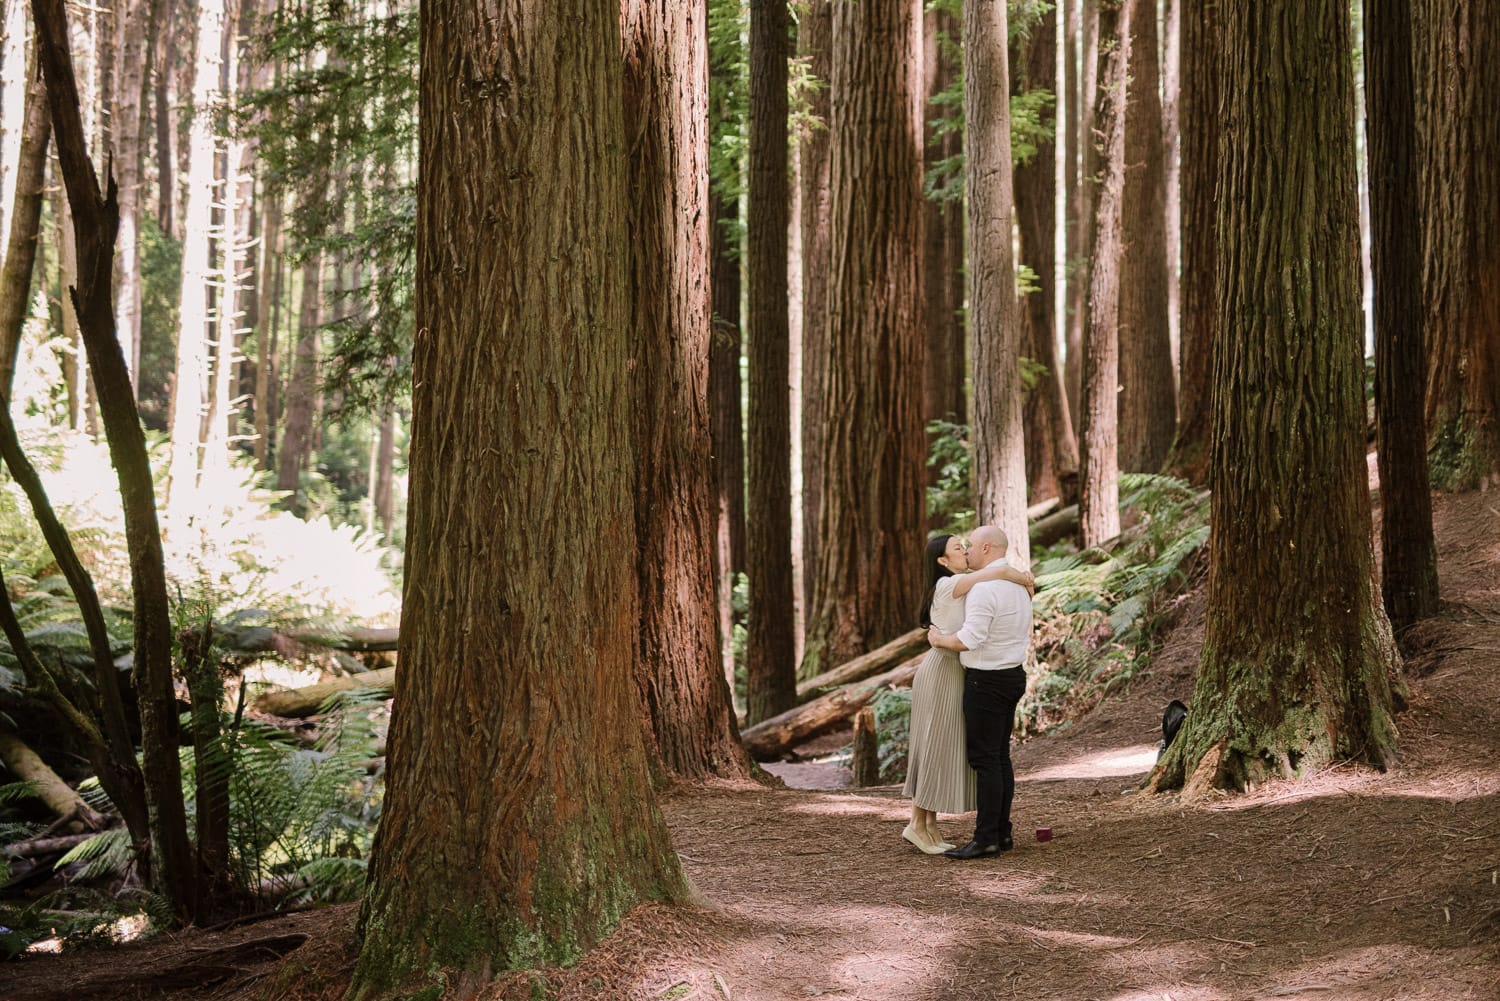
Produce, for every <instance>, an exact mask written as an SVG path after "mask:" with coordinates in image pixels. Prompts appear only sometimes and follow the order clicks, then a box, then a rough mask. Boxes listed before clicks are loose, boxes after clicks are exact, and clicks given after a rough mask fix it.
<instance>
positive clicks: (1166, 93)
mask: <svg viewBox="0 0 1500 1001" xmlns="http://www.w3.org/2000/svg"><path fill="white" fill-rule="evenodd" d="M1182 4H1183V0H1163V9H1162V21H1161V29H1162V40H1161V131H1162V155H1163V156H1164V157H1165V158H1166V160H1165V162H1166V168H1167V219H1166V227H1167V327H1168V329H1169V330H1170V331H1171V332H1172V372H1173V376H1174V378H1178V379H1179V385H1180V375H1181V372H1182V279H1181V272H1182V160H1181V155H1180V153H1179V149H1180V146H1181V138H1182V127H1181V123H1182V112H1181V107H1182V82H1181V81H1182V74H1181V66H1182ZM1177 399H1178V403H1179V405H1180V403H1181V400H1182V392H1181V389H1180V388H1179V390H1178V394H1177Z"/></svg>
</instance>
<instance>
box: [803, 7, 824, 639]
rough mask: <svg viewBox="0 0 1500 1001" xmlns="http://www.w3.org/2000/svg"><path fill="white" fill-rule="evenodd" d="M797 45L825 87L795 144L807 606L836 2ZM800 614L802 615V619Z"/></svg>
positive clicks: (810, 11)
mask: <svg viewBox="0 0 1500 1001" xmlns="http://www.w3.org/2000/svg"><path fill="white" fill-rule="evenodd" d="M797 49H798V52H799V53H800V54H801V56H802V58H803V59H805V60H806V61H807V69H808V72H809V73H810V74H811V75H812V77H813V78H814V79H815V80H817V81H819V82H820V83H821V84H822V85H823V86H821V87H818V88H817V89H815V90H813V91H812V92H811V93H809V94H808V95H807V100H808V113H809V115H810V116H812V117H814V118H816V119H817V122H818V124H817V125H815V126H813V127H810V128H808V129H807V130H806V131H804V133H803V134H802V136H801V137H800V138H799V142H798V147H797V148H798V153H799V156H800V158H801V183H802V219H801V225H802V359H801V360H802V427H801V428H800V431H799V433H800V435H801V437H802V566H803V573H802V585H803V590H802V607H803V609H805V610H811V609H812V608H813V607H814V606H813V591H814V589H815V587H816V581H817V576H818V575H817V567H818V531H819V520H820V518H821V513H820V512H821V508H820V505H821V504H822V495H823V453H822V451H821V449H822V441H823V423H824V421H825V420H826V417H825V408H824V405H823V371H824V369H825V368H826V367H827V362H828V281H829V275H830V273H831V267H832V260H833V259H832V250H831V246H830V244H829V242H828V239H829V228H828V212H829V194H830V192H829V186H828V181H829V176H828V175H829V170H830V165H831V164H832V162H833V160H832V150H831V148H830V144H829V131H828V122H829V118H830V116H831V113H832V107H833V105H832V100H831V96H830V93H829V88H828V84H829V82H830V81H831V80H832V79H833V4H832V3H830V2H829V0H809V2H808V4H807V6H806V7H805V9H804V10H803V13H802V17H801V20H799V21H798V23H797ZM806 617H807V616H806V614H804V618H806Z"/></svg>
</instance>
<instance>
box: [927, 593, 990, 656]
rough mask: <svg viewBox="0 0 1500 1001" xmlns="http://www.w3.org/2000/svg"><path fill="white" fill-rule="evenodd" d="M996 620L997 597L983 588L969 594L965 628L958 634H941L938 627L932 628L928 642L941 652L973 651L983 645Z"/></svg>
mask: <svg viewBox="0 0 1500 1001" xmlns="http://www.w3.org/2000/svg"><path fill="white" fill-rule="evenodd" d="M994 619H995V595H994V593H993V590H992V589H991V588H987V587H982V588H979V589H978V590H976V591H972V592H970V594H969V602H968V605H967V607H966V608H965V609H964V624H963V628H962V629H960V630H959V631H958V632H956V633H944V632H939V631H938V628H937V626H931V627H929V628H928V630H927V642H928V643H931V644H932V645H933V646H935V647H937V648H938V649H939V650H955V651H958V652H960V653H961V652H963V651H964V650H972V649H974V648H975V647H977V646H978V645H979V644H981V643H983V642H984V640H985V637H986V636H988V635H989V633H990V625H991V623H993V622H994Z"/></svg>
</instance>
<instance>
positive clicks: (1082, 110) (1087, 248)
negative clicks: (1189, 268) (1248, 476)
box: [1063, 0, 1104, 453]
mask: <svg viewBox="0 0 1500 1001" xmlns="http://www.w3.org/2000/svg"><path fill="white" fill-rule="evenodd" d="M1079 2H1080V4H1081V11H1080V13H1079V20H1080V22H1081V23H1080V33H1081V38H1082V42H1081V45H1082V49H1083V52H1082V55H1083V65H1082V77H1083V79H1082V80H1081V81H1080V85H1081V88H1082V93H1081V96H1080V98H1079V101H1078V138H1079V143H1080V145H1081V149H1080V150H1079V160H1078V198H1077V209H1076V211H1074V212H1073V229H1072V230H1071V231H1070V232H1069V235H1068V281H1069V284H1068V326H1067V332H1066V334H1067V363H1066V366H1065V368H1064V372H1063V374H1064V375H1065V376H1066V381H1065V382H1064V385H1065V386H1066V387H1067V390H1068V408H1069V410H1070V412H1071V413H1073V414H1074V415H1075V417H1074V421H1075V423H1076V424H1077V427H1076V430H1077V432H1078V435H1079V437H1080V438H1082V437H1083V427H1082V421H1083V416H1082V414H1083V342H1084V337H1085V334H1086V332H1087V330H1088V324H1089V268H1090V262H1091V261H1092V259H1093V255H1094V235H1095V231H1096V228H1097V227H1096V226H1095V223H1094V210H1095V203H1096V201H1097V198H1098V188H1099V183H1098V182H1099V176H1098V175H1099V172H1100V171H1101V170H1103V169H1104V165H1103V163H1102V162H1101V160H1100V156H1099V145H1100V140H1099V137H1098V135H1097V134H1096V127H1095V119H1096V118H1097V113H1098V103H1099V3H1100V0H1079ZM1081 451H1082V448H1081V446H1080V453H1081Z"/></svg>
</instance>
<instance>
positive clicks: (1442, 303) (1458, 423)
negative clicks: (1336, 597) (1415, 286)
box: [1417, 0, 1500, 489]
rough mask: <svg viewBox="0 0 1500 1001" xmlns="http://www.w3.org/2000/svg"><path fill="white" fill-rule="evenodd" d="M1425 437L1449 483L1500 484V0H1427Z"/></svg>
mask: <svg viewBox="0 0 1500 1001" xmlns="http://www.w3.org/2000/svg"><path fill="white" fill-rule="evenodd" d="M1417 20H1418V22H1420V23H1422V24H1423V25H1425V43H1424V46H1423V49H1422V51H1420V52H1419V53H1418V55H1417V62H1418V65H1420V66H1422V67H1423V72H1424V75H1425V76H1426V79H1425V80H1424V81H1422V84H1421V86H1422V91H1423V93H1424V95H1425V101H1424V105H1425V106H1424V107H1423V108H1422V109H1421V111H1420V114H1421V116H1422V118H1423V119H1425V121H1424V123H1423V127H1422V142H1423V155H1422V158H1421V164H1422V168H1421V171H1422V176H1421V186H1422V194H1421V199H1422V228H1423V229H1422V232H1423V236H1422V258H1423V261H1424V262H1425V268H1424V271H1423V276H1422V288H1423V292H1424V299H1425V302H1424V305H1425V307H1426V318H1425V319H1426V322H1425V337H1426V346H1427V357H1428V359H1429V362H1428V368H1427V434H1428V454H1429V456H1430V458H1431V462H1432V479H1433V482H1434V483H1435V484H1436V485H1438V486H1440V487H1450V488H1457V489H1463V488H1469V487H1474V486H1482V485H1497V484H1500V2H1497V0H1423V3H1422V5H1421V8H1420V9H1419V10H1418V12H1417Z"/></svg>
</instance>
